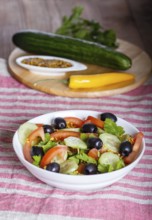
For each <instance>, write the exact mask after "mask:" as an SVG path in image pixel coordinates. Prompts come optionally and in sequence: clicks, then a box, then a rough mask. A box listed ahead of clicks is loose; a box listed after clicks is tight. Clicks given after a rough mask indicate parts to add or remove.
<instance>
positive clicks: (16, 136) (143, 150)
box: [12, 110, 145, 185]
mask: <svg viewBox="0 0 152 220" xmlns="http://www.w3.org/2000/svg"><path fill="white" fill-rule="evenodd" d="M69 112H72V113H78V112H79V113H82V112H83V113H86V112H90V113H93V114H101V113H102V112H99V111H92V110H63V111H54V112H50V113H46V114H42V115H39V116H37V117H34V118H32V119H30V120H28V121H26V122H32V121H33V120H37V119H38V118H41V117H45V116H49V115H52V116H53V115H54V114H55V113H56V114H61V113H65V114H66V113H69ZM117 119H118V120H120V121H123V122H124V123H126V124H127V125H129V126H131V127H132V129H134V130H135V131H136V132H139V130H138V129H137V128H136V127H135V126H134V125H133V124H131V123H130V122H128V121H126V120H124V119H123V118H120V117H118V116H117ZM16 139H17V141H18V143H16ZM12 143H13V149H14V151H15V153H16V155H17V157H18V158H19V160H20V161H21V162H22V163H23V164H24V166H26V168H27V167H29V168H32V169H35V170H36V171H38V172H40V173H43V174H44V175H46V174H47V175H49V176H52V177H58V176H60V177H64V178H65V180H66V179H79V178H81V179H86V180H89V179H90V178H91V177H92V176H95V177H99V176H102V177H103V178H104V177H108V176H109V174H111V173H112V174H114V173H115V174H119V173H122V172H123V171H124V170H127V169H128V168H129V171H130V170H131V169H133V168H134V167H135V165H136V164H137V163H138V162H139V160H140V159H141V158H142V156H143V154H144V152H145V139H144V138H143V140H142V150H141V152H140V154H139V155H138V157H137V158H136V159H135V160H134V161H133V162H132V163H131V164H129V165H127V166H125V167H123V168H121V169H119V170H115V171H112V172H109V173H99V174H92V175H68V174H63V173H54V172H50V171H48V170H44V169H42V168H39V167H37V166H35V165H33V164H31V163H30V162H28V161H27V160H26V159H25V158H24V155H23V154H22V155H20V154H19V152H17V148H18V147H16V145H18V144H19V145H20V147H22V146H21V144H20V143H19V139H18V129H17V130H16V131H15V133H14V136H13V141H12ZM22 153H23V152H22ZM27 169H28V168H27ZM48 179H49V178H48ZM88 184H89V182H88ZM91 184H92V183H90V185H91Z"/></svg>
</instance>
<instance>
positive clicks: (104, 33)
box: [55, 6, 118, 48]
mask: <svg viewBox="0 0 152 220" xmlns="http://www.w3.org/2000/svg"><path fill="white" fill-rule="evenodd" d="M82 12H83V7H81V6H77V7H75V8H73V10H72V14H71V15H70V16H69V17H67V16H64V17H63V18H62V24H61V26H60V27H59V28H58V29H57V30H56V32H55V33H56V34H60V35H66V36H71V37H74V38H79V39H84V40H88V41H92V42H96V43H99V44H102V45H105V46H108V47H111V48H116V47H117V46H118V45H117V43H116V39H117V37H116V33H115V31H114V30H112V29H109V30H104V28H103V27H102V26H101V25H100V23H98V22H96V21H94V20H91V21H90V20H87V19H84V18H82V17H81V15H82Z"/></svg>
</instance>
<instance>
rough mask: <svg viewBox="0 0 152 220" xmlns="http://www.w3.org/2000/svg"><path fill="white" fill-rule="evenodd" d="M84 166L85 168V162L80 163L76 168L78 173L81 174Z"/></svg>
mask: <svg viewBox="0 0 152 220" xmlns="http://www.w3.org/2000/svg"><path fill="white" fill-rule="evenodd" d="M84 168H85V164H84V163H80V164H79V167H78V169H77V171H78V173H80V174H83V173H84Z"/></svg>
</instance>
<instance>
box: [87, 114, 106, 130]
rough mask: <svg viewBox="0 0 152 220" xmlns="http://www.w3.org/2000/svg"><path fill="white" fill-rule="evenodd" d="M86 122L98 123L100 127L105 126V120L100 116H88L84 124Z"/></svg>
mask: <svg viewBox="0 0 152 220" xmlns="http://www.w3.org/2000/svg"><path fill="white" fill-rule="evenodd" d="M85 123H93V124H94V125H96V126H97V127H99V128H103V127H104V122H103V121H102V120H100V119H98V118H95V117H93V116H88V117H87V119H86V120H85V121H84V124H85Z"/></svg>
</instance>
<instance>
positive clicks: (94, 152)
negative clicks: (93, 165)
mask: <svg viewBox="0 0 152 220" xmlns="http://www.w3.org/2000/svg"><path fill="white" fill-rule="evenodd" d="M88 156H89V157H92V158H94V159H95V160H98V158H99V151H98V150H97V149H96V148H92V149H91V150H89V152H88Z"/></svg>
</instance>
